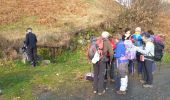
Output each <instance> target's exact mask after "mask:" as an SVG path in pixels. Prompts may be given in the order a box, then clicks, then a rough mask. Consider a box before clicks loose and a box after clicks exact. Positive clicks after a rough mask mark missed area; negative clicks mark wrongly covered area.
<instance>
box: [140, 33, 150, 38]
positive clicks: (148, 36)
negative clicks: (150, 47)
mask: <svg viewBox="0 0 170 100" xmlns="http://www.w3.org/2000/svg"><path fill="white" fill-rule="evenodd" d="M142 36H145V37H147V38H150V36H151V35H150V33H148V32H144V33H142Z"/></svg>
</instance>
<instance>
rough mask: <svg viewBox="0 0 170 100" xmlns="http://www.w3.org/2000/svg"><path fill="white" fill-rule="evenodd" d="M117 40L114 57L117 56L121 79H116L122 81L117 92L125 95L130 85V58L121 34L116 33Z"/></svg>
mask: <svg viewBox="0 0 170 100" xmlns="http://www.w3.org/2000/svg"><path fill="white" fill-rule="evenodd" d="M115 41H116V49H115V54H114V57H115V58H116V65H117V69H118V76H117V77H119V79H118V80H116V81H120V87H119V90H118V91H116V92H117V94H120V95H123V94H126V90H127V86H128V76H127V73H128V70H127V66H128V59H127V58H126V56H125V52H126V48H125V45H124V41H123V40H122V37H121V35H120V34H117V35H116V40H115ZM116 83H119V82H116Z"/></svg>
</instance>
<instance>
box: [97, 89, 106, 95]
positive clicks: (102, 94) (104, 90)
mask: <svg viewBox="0 0 170 100" xmlns="http://www.w3.org/2000/svg"><path fill="white" fill-rule="evenodd" d="M105 92H106V91H105V90H103V92H102V93H98V95H99V96H101V95H103V94H105Z"/></svg>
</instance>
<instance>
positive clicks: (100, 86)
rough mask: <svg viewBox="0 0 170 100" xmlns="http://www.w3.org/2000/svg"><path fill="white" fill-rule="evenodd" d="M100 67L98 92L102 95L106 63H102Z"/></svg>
mask: <svg viewBox="0 0 170 100" xmlns="http://www.w3.org/2000/svg"><path fill="white" fill-rule="evenodd" d="M98 67H99V81H98V92H99V93H102V92H103V91H104V75H105V68H106V63H104V62H100V63H99V66H98Z"/></svg>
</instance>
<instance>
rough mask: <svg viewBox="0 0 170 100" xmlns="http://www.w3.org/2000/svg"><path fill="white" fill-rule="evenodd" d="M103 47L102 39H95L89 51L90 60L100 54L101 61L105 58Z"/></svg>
mask: <svg viewBox="0 0 170 100" xmlns="http://www.w3.org/2000/svg"><path fill="white" fill-rule="evenodd" d="M103 47H104V46H103V38H102V37H98V38H93V39H92V40H91V43H90V46H89V49H88V58H89V59H90V60H92V59H93V58H94V56H95V54H98V55H99V56H100V57H99V59H101V58H102V57H103Z"/></svg>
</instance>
